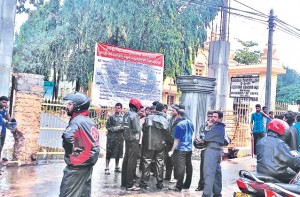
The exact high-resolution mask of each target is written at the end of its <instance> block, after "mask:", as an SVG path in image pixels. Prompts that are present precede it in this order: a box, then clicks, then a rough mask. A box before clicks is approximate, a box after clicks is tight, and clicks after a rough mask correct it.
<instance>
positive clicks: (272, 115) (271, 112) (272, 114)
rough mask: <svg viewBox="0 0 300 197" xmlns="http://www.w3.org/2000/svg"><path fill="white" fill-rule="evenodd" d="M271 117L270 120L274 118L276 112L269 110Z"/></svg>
mask: <svg viewBox="0 0 300 197" xmlns="http://www.w3.org/2000/svg"><path fill="white" fill-rule="evenodd" d="M269 117H270V121H271V120H273V119H274V112H273V111H269ZM270 121H269V122H270Z"/></svg>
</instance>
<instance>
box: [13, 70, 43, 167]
mask: <svg viewBox="0 0 300 197" xmlns="http://www.w3.org/2000/svg"><path fill="white" fill-rule="evenodd" d="M14 77H15V79H16V80H15V81H16V83H15V87H14V89H15V93H14V103H13V112H14V113H13V117H15V119H16V120H17V122H18V129H17V131H15V132H14V133H13V136H14V139H15V144H14V152H13V160H16V161H18V162H19V165H32V164H36V156H37V152H38V148H39V146H38V139H39V133H40V116H41V108H42V92H43V84H44V77H43V76H41V75H33V74H25V73H20V74H16V75H14Z"/></svg>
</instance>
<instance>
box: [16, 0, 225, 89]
mask: <svg viewBox="0 0 300 197" xmlns="http://www.w3.org/2000/svg"><path fill="white" fill-rule="evenodd" d="M21 1H25V0H19V2H21ZM32 1H34V2H40V4H36V5H37V9H36V10H35V11H30V17H29V19H28V21H27V22H26V23H25V24H24V25H23V26H22V27H21V31H20V33H19V35H18V36H17V38H16V46H15V51H14V56H13V62H14V68H15V70H18V71H20V72H31V73H38V74H43V75H45V76H46V77H49V76H50V71H51V70H53V71H54V75H55V78H56V79H55V80H59V79H63V78H66V79H67V80H69V81H75V80H76V81H77V82H80V84H81V85H82V86H85V87H87V86H88V82H89V81H90V80H91V78H92V74H93V68H94V48H95V44H96V42H103V43H107V44H112V45H116V46H122V47H127V48H132V49H136V50H144V51H150V52H157V53H162V54H164V55H165V67H164V76H170V77H173V78H176V76H178V75H188V74H191V64H192V63H193V61H194V58H195V56H196V54H197V51H198V49H199V48H200V47H203V43H204V41H205V40H206V36H207V35H206V28H207V27H208V25H209V22H210V21H211V20H213V19H214V17H215V16H216V14H217V9H216V8H215V7H211V6H208V5H217V6H218V5H221V0H206V1H205V4H203V5H202V6H195V5H192V4H189V3H188V1H187V2H185V1H181V0H173V1H170V0H127V1H124V0H64V1H63V4H60V3H59V2H60V1H59V0H50V1H49V2H47V3H44V2H43V1H42V0H39V1H38V0H32ZM41 2H43V4H42V3H41ZM57 82H58V83H59V81H57Z"/></svg>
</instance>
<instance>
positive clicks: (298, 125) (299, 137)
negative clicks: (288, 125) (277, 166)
mask: <svg viewBox="0 0 300 197" xmlns="http://www.w3.org/2000/svg"><path fill="white" fill-rule="evenodd" d="M294 127H295V128H296V129H297V132H298V144H299V146H298V151H299V152H300V122H296V123H295V124H294Z"/></svg>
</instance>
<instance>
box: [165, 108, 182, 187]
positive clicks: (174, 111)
mask: <svg viewBox="0 0 300 197" xmlns="http://www.w3.org/2000/svg"><path fill="white" fill-rule="evenodd" d="M171 108H172V111H171V117H170V118H169V120H168V121H169V129H168V135H167V137H166V148H165V163H166V175H165V178H164V180H169V181H171V176H172V171H173V167H174V166H173V163H172V160H171V157H169V156H168V153H169V152H170V151H171V150H172V147H173V143H174V128H175V126H176V124H177V122H176V119H177V115H178V113H177V112H178V110H179V108H178V105H176V104H173V105H171ZM175 122H176V124H174V123H175ZM174 175H175V173H174ZM174 179H175V180H176V181H175V180H173V181H172V182H177V179H176V177H174Z"/></svg>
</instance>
